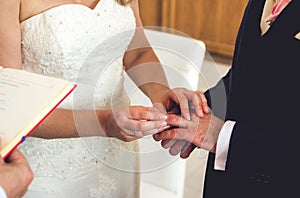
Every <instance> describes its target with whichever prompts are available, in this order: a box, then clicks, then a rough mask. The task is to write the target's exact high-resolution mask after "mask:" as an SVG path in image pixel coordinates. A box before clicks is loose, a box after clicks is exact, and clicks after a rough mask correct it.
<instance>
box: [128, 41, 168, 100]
mask: <svg viewBox="0 0 300 198" xmlns="http://www.w3.org/2000/svg"><path fill="white" fill-rule="evenodd" d="M126 57H127V58H126V59H124V64H125V65H126V71H127V74H128V75H129V76H130V78H131V79H132V80H133V81H134V82H135V84H136V85H137V86H138V87H139V88H140V89H141V90H142V91H143V92H144V93H145V94H146V95H147V96H148V97H149V98H150V99H151V101H152V103H155V102H156V100H157V97H156V95H157V92H159V91H163V90H166V89H169V86H168V82H167V78H166V76H165V73H164V70H163V68H162V66H161V64H160V62H159V60H158V58H157V56H156V55H155V53H154V51H153V50H152V48H150V47H145V48H142V49H140V48H139V49H135V50H132V51H130V52H128V53H126ZM128 57H129V58H128ZM132 57H134V58H132Z"/></svg>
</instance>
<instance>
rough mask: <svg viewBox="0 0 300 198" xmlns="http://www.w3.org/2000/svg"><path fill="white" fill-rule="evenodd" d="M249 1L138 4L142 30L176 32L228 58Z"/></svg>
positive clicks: (146, 0) (141, 0) (149, 1)
mask: <svg viewBox="0 0 300 198" xmlns="http://www.w3.org/2000/svg"><path fill="white" fill-rule="evenodd" d="M247 2H248V0H139V4H140V14H141V18H142V21H143V23H144V26H160V27H167V28H171V29H175V30H177V31H180V32H183V33H185V34H187V35H189V36H191V37H193V38H195V39H199V40H202V41H204V42H205V44H206V48H207V50H208V52H210V53H212V54H218V55H221V56H225V57H229V58H231V57H232V55H233V49H234V43H235V38H236V35H237V31H238V27H239V24H240V21H241V19H242V15H243V12H244V10H245V7H246V4H247Z"/></svg>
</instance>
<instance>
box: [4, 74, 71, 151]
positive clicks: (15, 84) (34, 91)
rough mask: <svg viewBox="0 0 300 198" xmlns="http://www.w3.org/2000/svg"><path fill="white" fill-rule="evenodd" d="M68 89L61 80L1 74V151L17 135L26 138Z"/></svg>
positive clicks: (69, 86)
mask: <svg viewBox="0 0 300 198" xmlns="http://www.w3.org/2000/svg"><path fill="white" fill-rule="evenodd" d="M71 87H74V86H73V85H71V84H70V83H69V82H68V81H66V80H62V79H56V78H52V77H47V76H43V75H39V74H34V73H30V72H26V71H23V70H16V69H2V70H0V123H1V124H0V138H1V148H3V147H5V146H7V144H8V143H9V142H10V141H11V140H12V139H13V138H15V137H16V136H17V135H18V134H19V133H23V134H21V137H22V135H27V133H28V132H30V130H31V129H32V128H33V127H34V126H35V125H36V124H38V123H39V121H40V120H41V119H43V118H44V117H45V116H46V115H47V114H48V113H49V111H51V110H52V109H53V108H54V107H55V106H56V105H57V103H59V102H60V101H61V100H62V99H63V98H64V96H65V95H66V94H67V93H69V92H70V90H71V89H72V88H71ZM65 92H66V93H65ZM28 130H29V131H28ZM19 140H20V139H19ZM19 140H18V141H19Z"/></svg>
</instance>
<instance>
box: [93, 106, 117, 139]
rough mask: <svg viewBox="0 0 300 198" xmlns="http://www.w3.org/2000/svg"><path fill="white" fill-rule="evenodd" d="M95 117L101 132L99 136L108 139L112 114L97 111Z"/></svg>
mask: <svg viewBox="0 0 300 198" xmlns="http://www.w3.org/2000/svg"><path fill="white" fill-rule="evenodd" d="M96 115H97V119H98V121H99V125H100V128H101V131H100V134H99V135H100V136H106V137H108V136H109V134H108V129H109V126H111V125H112V123H111V120H112V119H111V117H113V113H112V111H111V110H98V111H96Z"/></svg>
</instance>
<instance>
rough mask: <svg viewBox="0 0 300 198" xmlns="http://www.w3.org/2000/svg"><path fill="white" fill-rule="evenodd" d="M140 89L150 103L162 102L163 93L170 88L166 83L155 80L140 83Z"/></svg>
mask: <svg viewBox="0 0 300 198" xmlns="http://www.w3.org/2000/svg"><path fill="white" fill-rule="evenodd" d="M140 89H141V90H142V91H143V92H144V93H145V94H146V95H147V96H148V98H149V99H150V100H151V102H152V104H154V103H162V101H163V93H165V92H167V91H169V90H170V88H169V87H168V86H167V85H164V84H161V83H155V82H151V83H147V84H145V85H142V86H141V87H140Z"/></svg>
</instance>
